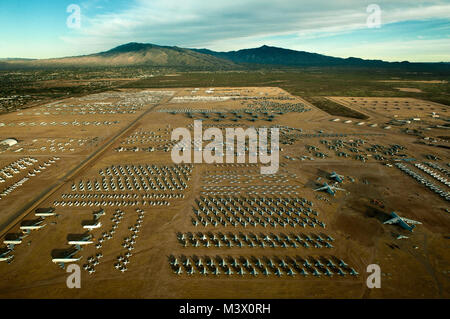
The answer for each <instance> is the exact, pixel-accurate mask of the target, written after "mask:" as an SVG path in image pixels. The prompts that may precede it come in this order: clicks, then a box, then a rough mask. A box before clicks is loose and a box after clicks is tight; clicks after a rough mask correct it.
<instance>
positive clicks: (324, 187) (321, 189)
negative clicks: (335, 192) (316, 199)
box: [314, 186, 328, 192]
mask: <svg viewBox="0 0 450 319" xmlns="http://www.w3.org/2000/svg"><path fill="white" fill-rule="evenodd" d="M327 188H328V186H323V187H320V188H318V189H315V190H314V191H315V192H316V191H323V190H325V189H327Z"/></svg>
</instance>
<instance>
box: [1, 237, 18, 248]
mask: <svg viewBox="0 0 450 319" xmlns="http://www.w3.org/2000/svg"><path fill="white" fill-rule="evenodd" d="M3 243H4V244H5V245H7V246H8V248H9V249H11V250H13V249H14V246H15V245H20V244H21V243H22V239H15V240H4V241H3Z"/></svg>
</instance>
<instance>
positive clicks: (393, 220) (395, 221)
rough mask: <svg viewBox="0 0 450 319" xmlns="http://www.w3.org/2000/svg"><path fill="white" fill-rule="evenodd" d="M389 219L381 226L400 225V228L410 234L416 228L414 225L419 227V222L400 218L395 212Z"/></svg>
mask: <svg viewBox="0 0 450 319" xmlns="http://www.w3.org/2000/svg"><path fill="white" fill-rule="evenodd" d="M391 217H392V218H391V219H389V220H387V221H385V222H384V223H383V224H389V225H392V224H398V225H400V226H401V227H402V228H404V229H406V230H409V231H410V232H412V231H413V229H414V228H415V227H416V225H421V224H422V223H421V222H418V221H415V220H412V219H407V218H404V217H401V216H399V215H397V214H396V213H395V212H392V213H391ZM408 224H413V225H408Z"/></svg>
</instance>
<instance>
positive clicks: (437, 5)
mask: <svg viewBox="0 0 450 319" xmlns="http://www.w3.org/2000/svg"><path fill="white" fill-rule="evenodd" d="M97 1H98V0H94V3H96V2H97ZM370 3H372V2H371V1H361V0H345V1H328V0H327V1H325V0H316V1H308V2H305V1H292V0H277V1H274V0H239V1H236V0H228V1H204V0H198V1H197V0H184V1H180V0H152V1H144V0H135V1H134V2H133V3H131V5H130V6H129V8H128V9H126V10H123V11H120V12H116V13H109V14H99V15H96V16H93V17H83V28H82V29H80V30H79V32H77V33H75V34H71V35H66V36H64V37H63V38H62V39H63V40H64V41H66V42H68V43H70V44H72V45H75V46H76V47H77V48H78V49H79V48H83V49H86V48H89V49H91V52H96V51H99V50H106V49H109V48H112V47H113V46H115V45H119V44H123V43H127V42H131V41H136V42H148V43H155V44H161V45H178V46H183V47H208V48H211V49H216V50H217V49H219V50H230V49H239V48H244V47H250V45H249V42H250V43H251V42H254V43H257V42H259V41H258V38H262V37H271V36H277V35H278V36H280V35H284V34H297V35H298V38H299V39H302V40H307V39H310V38H315V37H321V36H324V35H325V36H328V35H330V34H340V33H345V32H349V31H353V30H358V29H363V28H366V27H367V26H366V19H367V15H368V14H367V12H366V7H367V5H368V4H370ZM376 3H377V4H378V5H379V6H380V7H381V9H382V23H384V24H387V23H395V22H402V21H411V20H424V19H436V18H443V19H448V17H450V4H449V3H448V1H410V0H407V1H405V0H400V1H389V0H382V1H377V2H376ZM245 41H249V42H245ZM278 43H279V45H280V44H282V43H283V40H282V37H280V40H279V41H278ZM74 49H75V48H74ZM84 52H85V51H84Z"/></svg>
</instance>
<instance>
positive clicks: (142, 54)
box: [0, 42, 450, 70]
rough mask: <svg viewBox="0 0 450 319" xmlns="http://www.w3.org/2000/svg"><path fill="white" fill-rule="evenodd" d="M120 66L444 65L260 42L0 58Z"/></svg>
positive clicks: (0, 62)
mask: <svg viewBox="0 0 450 319" xmlns="http://www.w3.org/2000/svg"><path fill="white" fill-rule="evenodd" d="M105 66H109V67H121V66H151V67H173V68H179V67H183V68H192V69H214V70H233V69H236V70H239V69H245V68H248V67H264V66H274V67H311V66H313V67H316V66H317V67H320V66H323V67H335V66H339V67H340V66H343V67H431V68H436V67H445V68H448V67H449V66H450V65H449V64H448V63H445V62H440V63H411V62H408V61H403V62H387V61H382V60H366V59H361V58H356V57H349V58H339V57H333V56H328V55H323V54H319V53H311V52H306V51H296V50H291V49H284V48H279V47H273V46H268V45H263V46H261V47H258V48H249V49H242V50H237V51H228V52H217V51H213V50H209V49H206V48H205V49H188V48H180V47H177V46H162V45H156V44H152V43H138V42H130V43H126V44H123V45H119V46H117V47H114V48H112V49H110V50H107V51H104V52H99V53H93V54H89V55H82V56H73V57H64V58H53V59H14V58H9V59H0V68H14V67H24V68H27V67H28V68H33V67H35V68H39V67H44V68H45V67H57V68H60V67H105Z"/></svg>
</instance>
